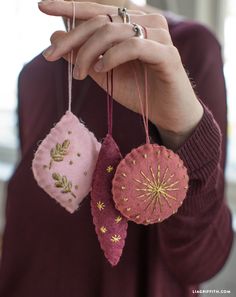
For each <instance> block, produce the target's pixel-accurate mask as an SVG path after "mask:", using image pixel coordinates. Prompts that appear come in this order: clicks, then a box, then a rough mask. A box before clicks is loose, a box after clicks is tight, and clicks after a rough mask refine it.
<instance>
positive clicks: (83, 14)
mask: <svg viewBox="0 0 236 297" xmlns="http://www.w3.org/2000/svg"><path fill="white" fill-rule="evenodd" d="M74 3H75V17H76V19H80V20H87V19H90V18H93V17H95V16H97V15H101V14H116V13H117V7H116V6H110V5H102V4H98V3H92V2H77V1H74ZM38 6H39V9H40V10H41V11H42V12H44V13H45V14H48V15H53V16H63V17H69V18H72V17H73V5H72V1H58V0H57V1H50V0H49V1H47V0H46V1H41V2H39V3H38ZM128 13H132V14H145V13H144V12H141V11H137V10H128Z"/></svg>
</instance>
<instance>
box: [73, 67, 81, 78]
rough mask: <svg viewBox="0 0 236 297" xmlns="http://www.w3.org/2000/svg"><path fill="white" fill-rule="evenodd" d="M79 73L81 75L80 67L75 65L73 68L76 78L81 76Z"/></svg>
mask: <svg viewBox="0 0 236 297" xmlns="http://www.w3.org/2000/svg"><path fill="white" fill-rule="evenodd" d="M79 75H80V71H79V67H78V66H75V67H74V70H73V77H74V78H79Z"/></svg>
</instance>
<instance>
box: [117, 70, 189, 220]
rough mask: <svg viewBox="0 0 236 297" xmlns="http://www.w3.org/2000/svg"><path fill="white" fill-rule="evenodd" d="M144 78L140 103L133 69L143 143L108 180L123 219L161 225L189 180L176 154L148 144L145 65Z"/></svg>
mask: <svg viewBox="0 0 236 297" xmlns="http://www.w3.org/2000/svg"><path fill="white" fill-rule="evenodd" d="M144 77H145V86H144V89H145V96H144V102H143V101H142V98H141V92H140V87H139V83H138V78H137V72H136V70H135V68H134V78H135V80H136V85H137V90H138V98H139V103H140V109H141V114H142V117H143V124H144V129H145V134H146V144H145V145H142V146H140V147H138V148H136V149H133V150H132V151H131V152H130V153H129V154H128V155H127V156H126V157H125V158H124V159H123V160H122V161H121V162H120V164H119V165H118V167H117V170H116V173H115V176H114V178H113V181H112V194H113V199H114V201H115V205H116V208H117V209H118V210H119V211H120V212H121V213H122V214H123V216H124V217H126V218H127V219H129V220H131V221H133V222H135V223H137V224H144V225H148V224H153V223H157V222H162V221H163V220H165V219H167V218H168V217H170V216H171V215H172V214H174V213H176V212H177V210H178V208H179V207H180V206H181V205H182V203H183V200H184V199H185V197H186V193H187V189H188V181H189V178H188V174H187V169H186V168H185V166H184V164H183V161H182V160H181V159H180V158H179V156H178V155H177V154H175V153H174V152H173V151H171V150H169V149H167V148H166V147H164V146H159V145H157V144H150V138H149V128H148V91H147V68H146V66H144ZM144 104H145V105H144Z"/></svg>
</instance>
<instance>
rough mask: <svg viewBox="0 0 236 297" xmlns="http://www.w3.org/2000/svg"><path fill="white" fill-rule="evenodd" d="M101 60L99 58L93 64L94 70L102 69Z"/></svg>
mask: <svg viewBox="0 0 236 297" xmlns="http://www.w3.org/2000/svg"><path fill="white" fill-rule="evenodd" d="M103 66H104V65H103V61H102V59H101V60H99V61H98V62H97V63H96V64H95V65H94V70H95V71H96V72H100V71H102V69H103Z"/></svg>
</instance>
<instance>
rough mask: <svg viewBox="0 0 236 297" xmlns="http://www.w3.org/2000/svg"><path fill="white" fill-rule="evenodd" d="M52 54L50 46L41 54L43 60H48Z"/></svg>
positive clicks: (52, 49)
mask: <svg viewBox="0 0 236 297" xmlns="http://www.w3.org/2000/svg"><path fill="white" fill-rule="evenodd" d="M53 52H54V48H53V46H52V45H50V46H49V47H48V48H46V49H45V51H44V52H43V56H44V57H45V58H48V57H49V56H50V55H51V54H52V53H53Z"/></svg>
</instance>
